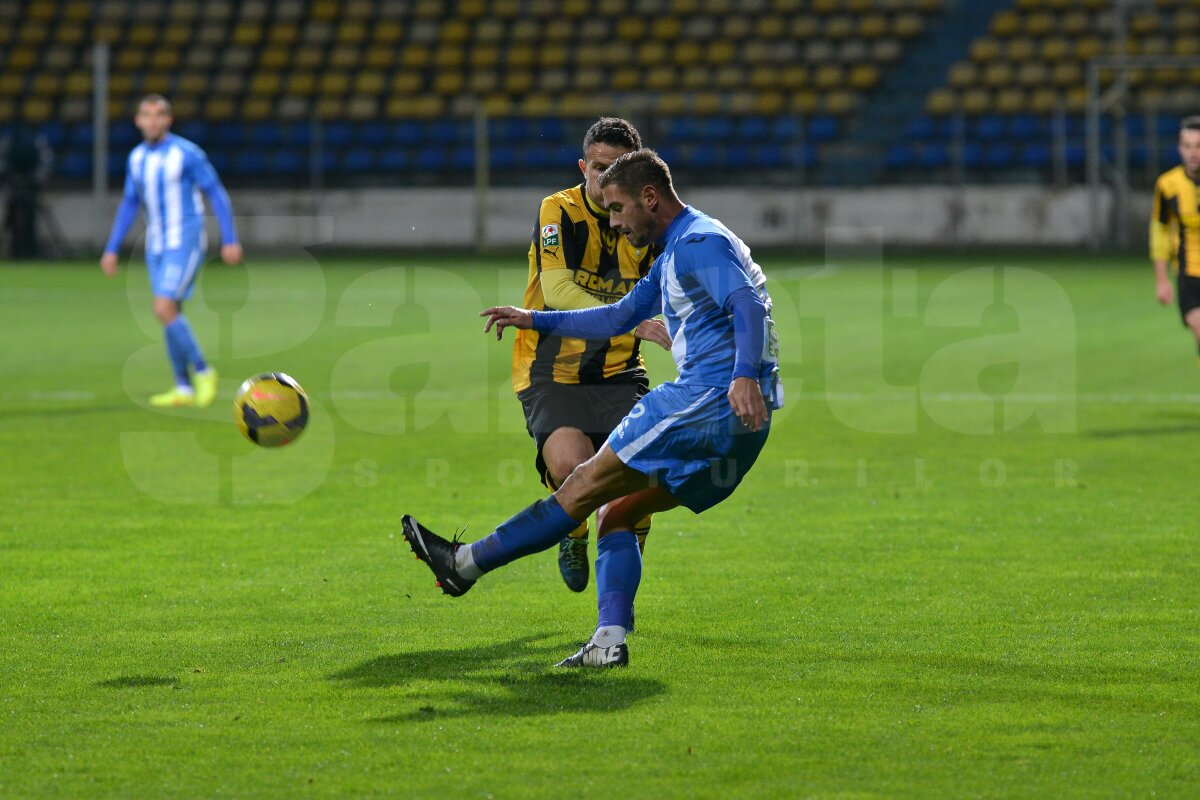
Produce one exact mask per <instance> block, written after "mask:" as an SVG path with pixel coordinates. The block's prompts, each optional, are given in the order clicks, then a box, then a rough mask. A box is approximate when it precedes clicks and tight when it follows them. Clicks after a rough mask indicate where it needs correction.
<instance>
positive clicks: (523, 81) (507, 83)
mask: <svg viewBox="0 0 1200 800" xmlns="http://www.w3.org/2000/svg"><path fill="white" fill-rule="evenodd" d="M534 83H535V81H534V74H533V73H532V72H523V71H522V72H509V73H508V74H506V75H505V76H504V91H506V92H508V93H509V94H528V93H529V92H531V91H533V87H534Z"/></svg>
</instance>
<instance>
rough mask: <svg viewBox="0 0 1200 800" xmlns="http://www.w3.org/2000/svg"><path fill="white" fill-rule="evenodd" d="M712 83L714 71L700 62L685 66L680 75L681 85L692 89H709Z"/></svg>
mask: <svg viewBox="0 0 1200 800" xmlns="http://www.w3.org/2000/svg"><path fill="white" fill-rule="evenodd" d="M712 84H713V78H712V72H711V71H710V70H709V69H708V67H705V66H703V65H700V64H696V65H693V66H690V67H685V68H684V69H683V71H682V73H681V74H680V77H679V85H680V86H681V87H683V88H684V89H688V90H691V91H695V90H697V89H707V88H708V87H710V86H712Z"/></svg>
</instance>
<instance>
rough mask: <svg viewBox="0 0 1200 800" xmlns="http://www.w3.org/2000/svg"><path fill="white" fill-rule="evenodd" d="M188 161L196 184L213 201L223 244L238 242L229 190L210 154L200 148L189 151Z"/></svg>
mask: <svg viewBox="0 0 1200 800" xmlns="http://www.w3.org/2000/svg"><path fill="white" fill-rule="evenodd" d="M188 161H189V165H190V168H191V170H192V177H193V179H194V180H195V181H196V185H197V186H199V187H200V191H202V192H204V194H205V196H206V197H207V198H208V201H209V202H210V203H212V210H213V214H214V215H215V216H216V218H217V224H218V225H220V226H221V244H237V240H238V238H237V229H236V228H235V227H234V224H233V205H232V204H231V203H230V202H229V194H228V192H226V191H225V187H224V186H223V185H221V179H220V178H218V177H217V171H216V170H215V169H213V165H212V164H211V163H210V162H209V160H208V156H206V155H205V154H204V151H203V150H200V149H199V148H197V149H196V151H195V152H189V153H188Z"/></svg>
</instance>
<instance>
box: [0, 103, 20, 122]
mask: <svg viewBox="0 0 1200 800" xmlns="http://www.w3.org/2000/svg"><path fill="white" fill-rule="evenodd" d="M16 118H17V104H16V103H15V102H13V101H12V100H9V99H7V98H5V99H3V100H0V122H11V121H13V120H14V119H16Z"/></svg>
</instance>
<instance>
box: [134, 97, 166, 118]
mask: <svg viewBox="0 0 1200 800" xmlns="http://www.w3.org/2000/svg"><path fill="white" fill-rule="evenodd" d="M146 103H153V104H154V105H156V106H162V107H163V108H164V109H165V110H166V112H167V113H168V114H170V113H171V101H170V100H168V99H167V98H165V97H163V96H162V95H161V94H157V93H153V94H148V95H146V96H145V97H143V98H142V99H141V100H139V101H138V108H141V107H142V106H143V105H145V104H146Z"/></svg>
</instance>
